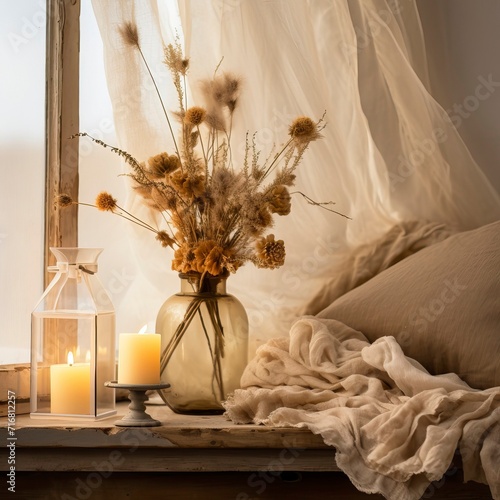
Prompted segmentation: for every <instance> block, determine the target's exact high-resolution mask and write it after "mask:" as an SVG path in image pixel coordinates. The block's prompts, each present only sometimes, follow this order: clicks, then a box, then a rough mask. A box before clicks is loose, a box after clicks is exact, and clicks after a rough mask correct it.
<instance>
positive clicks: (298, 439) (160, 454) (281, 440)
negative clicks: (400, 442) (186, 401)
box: [0, 402, 339, 472]
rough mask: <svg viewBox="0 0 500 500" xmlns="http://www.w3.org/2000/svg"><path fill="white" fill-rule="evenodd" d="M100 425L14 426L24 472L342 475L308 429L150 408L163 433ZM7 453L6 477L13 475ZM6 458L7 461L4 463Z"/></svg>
mask: <svg viewBox="0 0 500 500" xmlns="http://www.w3.org/2000/svg"><path fill="white" fill-rule="evenodd" d="M127 407H128V403H126V402H120V403H118V404H117V410H118V414H117V415H114V416H113V417H111V418H108V419H105V420H100V421H79V422H76V421H73V422H71V423H67V422H65V421H61V420H53V419H39V418H37V419H31V418H30V417H29V415H18V416H17V418H16V422H15V437H16V438H17V439H16V441H15V442H16V470H17V471H82V470H83V471H86V470H88V471H92V470H95V464H96V463H98V464H99V463H102V462H109V463H111V465H112V466H113V470H115V471H121V472H130V471H138V472H156V471H173V472H194V471H254V470H269V468H270V467H272V464H279V466H280V468H281V469H280V470H291V471H318V472H320V471H338V470H339V469H338V467H337V465H336V463H335V450H334V449H333V448H331V447H329V446H327V445H325V444H324V442H323V440H322V438H321V437H320V436H317V435H314V434H312V433H311V432H310V431H309V430H307V429H299V428H279V429H278V428H271V427H265V426H258V425H236V424H234V423H232V422H230V421H228V420H227V419H226V418H225V417H224V416H222V415H220V416H186V415H177V414H175V413H173V412H172V411H171V410H170V409H169V408H168V407H166V406H160V405H148V407H147V410H146V411H147V412H148V413H149V414H150V415H151V416H152V417H153V418H155V419H157V420H160V421H161V422H162V425H161V426H159V427H147V428H139V427H116V426H115V425H114V422H115V421H117V420H118V419H120V418H121V417H122V416H123V415H124V414H125V413H126V411H127ZM0 425H1V426H2V428H0V441H1V442H2V443H7V442H8V441H7V438H8V437H9V436H8V435H7V428H6V426H7V419H6V418H1V419H0ZM7 451H8V450H7V449H6V448H5V447H4V448H3V450H2V451H1V452H0V457H1V458H0V470H7V454H6V453H7ZM2 455H4V457H2Z"/></svg>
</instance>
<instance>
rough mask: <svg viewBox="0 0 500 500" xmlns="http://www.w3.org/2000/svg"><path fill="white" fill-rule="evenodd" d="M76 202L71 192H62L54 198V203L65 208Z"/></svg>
mask: <svg viewBox="0 0 500 500" xmlns="http://www.w3.org/2000/svg"><path fill="white" fill-rule="evenodd" d="M74 203H75V202H74V201H73V198H71V196H70V195H69V194H60V195H58V196H56V197H55V199H54V205H56V206H58V207H61V208H65V207H69V206H70V205H73V204H74Z"/></svg>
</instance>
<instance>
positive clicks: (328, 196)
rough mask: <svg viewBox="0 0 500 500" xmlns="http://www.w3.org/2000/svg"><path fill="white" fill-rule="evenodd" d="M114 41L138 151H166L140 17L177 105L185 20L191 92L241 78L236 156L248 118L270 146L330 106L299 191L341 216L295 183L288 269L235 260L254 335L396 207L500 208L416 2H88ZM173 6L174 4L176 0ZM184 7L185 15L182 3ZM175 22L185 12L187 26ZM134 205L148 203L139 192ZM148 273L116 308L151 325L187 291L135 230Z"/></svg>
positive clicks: (418, 212)
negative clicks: (436, 69) (452, 106)
mask: <svg viewBox="0 0 500 500" xmlns="http://www.w3.org/2000/svg"><path fill="white" fill-rule="evenodd" d="M93 5H94V10H95V13H96V16H97V19H98V23H99V27H100V31H101V35H102V37H103V41H104V51H105V61H106V63H105V64H106V71H107V78H108V87H109V92H110V96H111V99H112V101H113V106H114V118H115V126H116V129H117V134H118V137H119V141H120V144H119V145H120V147H121V148H123V149H125V150H127V151H128V152H129V153H131V154H132V155H134V156H135V157H136V158H137V159H139V160H141V161H142V160H145V159H147V158H148V157H149V156H152V155H154V154H157V153H159V152H162V151H169V152H170V151H172V141H171V139H170V136H169V131H168V128H167V126H166V123H165V121H164V117H163V116H162V112H161V107H160V105H159V101H158V98H157V96H156V94H155V92H154V88H153V86H152V84H151V82H150V80H149V78H148V76H147V73H146V72H145V71H144V70H143V69H144V68H143V67H141V61H140V59H139V58H138V57H137V54H134V53H132V51H131V49H130V47H127V46H126V45H125V44H124V43H123V41H122V40H121V38H120V35H119V32H118V27H119V26H120V25H121V24H122V23H124V22H125V21H133V22H135V23H136V24H137V26H138V28H139V35H140V40H141V46H142V49H143V52H144V54H145V56H146V58H147V59H148V61H149V64H150V66H151V68H152V70H153V73H154V75H155V78H156V80H157V83H158V85H159V88H160V89H161V92H162V95H163V98H164V101H165V102H166V104H167V109H172V110H173V109H176V97H175V95H174V93H173V87H172V86H171V84H170V79H169V77H170V75H169V73H168V70H167V69H166V68H165V67H164V66H163V65H162V63H161V61H162V57H163V48H162V47H163V45H164V44H168V43H171V42H172V41H173V40H174V38H175V36H176V33H177V36H179V37H180V39H181V40H183V42H184V48H185V53H186V55H187V56H189V58H190V70H189V73H188V84H189V99H190V102H191V104H193V103H196V104H201V101H200V89H199V87H198V86H197V81H198V80H199V79H200V78H206V77H210V76H211V75H213V72H214V69H215V68H216V66H217V65H218V64H219V62H220V61H221V60H222V63H221V66H220V71H228V72H233V73H235V74H237V75H240V76H241V77H242V79H243V82H244V87H243V92H242V96H241V100H240V105H239V108H238V110H237V111H236V113H235V118H234V125H233V133H232V137H233V139H232V151H233V157H234V159H235V160H236V163H238V160H241V158H242V155H243V151H244V144H245V134H246V132H247V131H248V132H250V133H251V134H252V133H255V134H256V141H257V145H258V146H259V148H260V149H262V151H263V152H262V156H263V157H265V156H266V154H267V153H269V151H270V150H271V147H272V145H273V144H274V143H276V144H277V145H279V144H280V143H281V142H283V141H284V140H285V139H286V134H287V130H288V125H289V123H290V122H291V120H292V119H293V118H295V117H296V116H299V115H307V116H310V117H311V118H313V119H318V118H320V117H321V116H322V115H323V113H324V112H326V121H327V126H326V128H325V129H324V131H323V135H324V138H323V139H322V140H320V141H316V142H315V143H313V144H311V146H310V150H309V151H308V152H307V154H306V157H305V161H304V162H303V164H302V165H301V166H300V168H299V169H298V171H297V183H296V190H297V191H302V192H304V193H306V194H307V195H308V196H310V197H312V198H313V199H315V200H317V201H328V200H333V201H335V202H336V206H335V208H336V209H337V210H339V211H340V212H342V213H345V214H348V215H349V216H350V217H351V218H352V220H346V219H344V218H342V217H339V216H336V215H334V214H332V213H330V212H327V211H324V210H321V209H320V208H318V207H315V206H311V205H309V204H307V203H306V201H305V200H304V199H303V198H301V197H300V196H294V197H293V201H292V212H291V214H290V215H289V216H287V217H283V218H281V219H280V220H278V221H277V224H276V226H275V227H274V228H273V232H274V234H275V235H276V237H277V238H279V239H283V240H284V241H285V245H286V251H287V258H286V263H285V265H284V266H283V267H282V268H280V269H278V270H273V271H269V270H257V269H255V268H254V267H252V266H251V265H250V264H247V265H246V266H245V267H244V268H242V269H240V270H238V272H237V273H236V274H235V275H234V276H232V277H231V278H230V280H229V283H228V288H229V291H230V292H231V293H233V294H235V295H236V296H237V297H238V298H240V300H242V302H243V304H244V305H245V306H246V308H247V311H248V313H249V318H250V324H251V332H252V339H253V342H254V344H256V343H260V342H262V341H263V340H265V339H267V338H269V337H272V336H276V335H282V334H285V333H286V332H287V331H288V327H289V325H290V323H291V322H292V321H293V319H294V318H295V316H296V311H297V310H298V309H299V308H300V307H301V306H302V305H303V304H304V303H305V302H307V300H308V299H309V298H310V297H311V295H312V294H314V293H315V291H316V290H317V289H318V288H319V287H320V286H321V284H322V283H323V282H324V280H325V279H327V278H329V277H331V276H332V274H333V273H334V272H335V270H334V269H335V264H336V263H337V262H338V259H339V255H340V254H342V252H345V251H348V250H349V249H350V248H353V247H355V246H356V245H359V244H362V243H366V242H369V241H371V240H373V239H374V238H376V237H378V236H380V235H381V234H382V233H384V232H385V231H387V230H388V229H389V228H390V227H391V226H392V225H393V224H395V223H397V222H398V221H402V220H414V219H417V220H429V221H435V222H442V223H446V224H448V225H450V226H454V227H456V228H457V229H460V230H466V229H469V228H473V227H477V226H480V225H482V224H485V223H488V222H490V221H493V220H496V219H498V218H499V217H500V201H499V198H498V195H497V194H496V193H495V192H494V190H493V189H492V188H491V186H490V185H489V183H488V181H487V180H486V178H485V177H484V175H483V174H482V172H481V171H480V169H479V168H478V167H477V165H476V164H475V162H474V161H473V159H472V158H471V157H470V154H469V153H468V151H467V149H466V147H465V146H464V144H463V142H462V141H461V139H460V137H459V135H458V133H457V131H456V130H455V129H454V127H453V125H452V122H451V120H450V117H448V115H447V114H446V113H445V112H444V110H443V109H442V108H441V107H440V106H439V105H438V104H437V103H436V102H435V101H434V99H433V98H432V97H431V96H430V94H429V92H428V78H427V69H426V56H425V47H424V41H423V36H422V30H421V26H420V21H419V17H418V12H417V9H416V5H415V2H414V1H413V0H391V1H389V0H388V1H385V0H357V1H356V0H348V1H347V0H335V1H332V0H310V1H308V0H257V1H256V0H214V1H210V2H209V1H206V0H179V2H174V1H166V0H163V1H162V0H134V1H129V2H118V1H111V2H110V1H108V0H93ZM173 7H174V8H173ZM177 12H178V15H179V17H178V16H177ZM179 22H180V26H181V27H179ZM127 207H128V209H129V210H130V211H132V212H134V213H137V214H139V215H141V216H142V217H149V218H151V217H153V216H152V214H150V213H149V212H148V211H147V209H145V208H144V206H143V205H142V203H141V200H140V198H139V197H138V196H137V195H136V194H134V193H133V192H132V190H130V192H129V199H128V201H127ZM130 231H131V241H132V247H133V252H134V256H135V259H136V260H137V266H138V270H139V271H140V272H139V277H138V278H137V279H136V281H135V282H134V284H133V285H132V286H131V287H130V289H129V291H128V296H127V298H126V299H125V301H124V302H123V304H122V305H121V307H122V311H121V313H120V314H128V315H130V316H131V317H133V316H137V315H142V317H144V318H145V321H149V322H151V324H153V325H154V318H155V315H156V312H157V310H158V309H159V307H160V304H161V302H162V301H163V300H164V299H165V298H166V297H167V296H168V295H169V294H171V293H174V292H176V291H177V287H178V280H177V277H176V274H175V273H174V272H173V271H170V260H171V257H172V255H171V253H169V252H168V251H166V250H164V249H162V248H161V247H160V246H159V245H158V244H157V242H155V241H154V238H153V237H152V236H151V234H150V233H149V232H147V231H141V229H140V228H139V229H135V228H131V229H130Z"/></svg>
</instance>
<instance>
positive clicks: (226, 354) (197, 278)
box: [156, 273, 248, 415]
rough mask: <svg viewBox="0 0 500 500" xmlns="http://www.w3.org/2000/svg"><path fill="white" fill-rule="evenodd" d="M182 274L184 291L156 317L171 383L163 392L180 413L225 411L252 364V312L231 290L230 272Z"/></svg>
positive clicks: (165, 378)
mask: <svg viewBox="0 0 500 500" xmlns="http://www.w3.org/2000/svg"><path fill="white" fill-rule="evenodd" d="M179 276H180V280H181V290H180V293H177V294H175V295H173V296H172V297H170V298H169V299H167V300H166V301H165V303H164V304H163V305H162V307H161V308H160V311H159V313H158V316H157V319H156V332H157V333H159V334H160V335H161V341H162V355H161V366H160V371H161V378H162V381H164V382H168V383H169V384H170V385H171V388H170V389H168V390H167V391H162V392H161V393H160V394H161V396H162V398H163V399H164V400H165V402H166V403H167V404H168V405H169V406H170V408H172V410H173V411H175V412H176V413H185V414H199V415H200V414H201V415H203V414H217V413H222V412H223V411H224V409H223V407H222V402H223V401H224V400H225V399H226V397H227V395H228V394H229V393H231V392H233V391H234V390H235V389H237V388H239V385H240V378H241V375H242V373H243V370H244V369H245V366H246V364H247V356H248V318H247V314H246V312H245V309H244V307H243V305H242V304H241V302H240V301H239V300H238V299H237V298H236V297H234V296H232V295H230V294H228V293H226V280H227V275H224V276H209V275H204V276H203V277H202V275H200V274H197V273H189V274H180V275H179Z"/></svg>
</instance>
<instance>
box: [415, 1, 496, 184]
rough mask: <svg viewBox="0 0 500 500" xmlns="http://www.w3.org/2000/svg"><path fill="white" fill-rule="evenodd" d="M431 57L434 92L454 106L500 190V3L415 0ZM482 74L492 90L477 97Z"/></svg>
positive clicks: (477, 156)
mask: <svg viewBox="0 0 500 500" xmlns="http://www.w3.org/2000/svg"><path fill="white" fill-rule="evenodd" d="M417 5H418V8H419V11H420V15H421V19H422V26H423V30H424V36H425V39H426V46H427V53H428V57H429V67H430V77H431V85H432V91H433V94H434V96H435V98H436V99H437V100H438V102H439V103H440V104H441V105H442V106H443V107H444V108H445V109H446V110H451V109H453V108H454V107H455V112H454V113H453V114H454V115H455V113H459V116H461V118H462V121H461V123H460V125H459V126H458V130H459V132H460V135H461V136H462V138H463V139H464V141H465V143H466V144H467V146H468V147H469V150H470V151H471V153H472V155H473V157H474V158H475V160H476V161H477V163H478V164H479V166H480V167H481V168H482V169H483V171H484V172H485V174H486V175H487V177H488V178H489V179H490V181H491V183H492V184H493V186H494V187H495V188H496V189H497V191H498V192H500V164H499V163H500V162H499V160H500V140H499V138H500V119H499V117H500V58H499V56H498V49H499V48H500V30H499V23H500V2H499V1H498V0H481V1H480V2H473V1H471V0H439V1H436V0H417ZM481 78H484V79H486V80H489V81H490V82H494V83H492V84H490V87H491V89H492V91H491V93H490V95H489V97H487V98H483V100H480V99H477V97H476V96H475V91H476V88H477V86H478V84H479V83H480V81H481V80H480V79H481Z"/></svg>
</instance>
